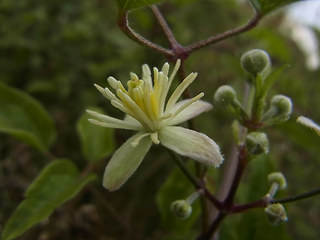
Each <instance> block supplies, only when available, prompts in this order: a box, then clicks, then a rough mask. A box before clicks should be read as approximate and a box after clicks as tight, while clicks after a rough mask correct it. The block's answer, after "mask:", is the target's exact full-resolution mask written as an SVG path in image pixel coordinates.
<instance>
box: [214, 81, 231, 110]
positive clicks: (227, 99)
mask: <svg viewBox="0 0 320 240" xmlns="http://www.w3.org/2000/svg"><path fill="white" fill-rule="evenodd" d="M235 99H236V92H235V90H234V89H233V88H232V87H231V86H228V85H224V86H221V87H219V88H218V89H217V91H216V92H215V94H214V96H213V101H214V104H215V105H216V106H219V107H227V106H229V105H230V104H232V103H233V102H234V101H235Z"/></svg>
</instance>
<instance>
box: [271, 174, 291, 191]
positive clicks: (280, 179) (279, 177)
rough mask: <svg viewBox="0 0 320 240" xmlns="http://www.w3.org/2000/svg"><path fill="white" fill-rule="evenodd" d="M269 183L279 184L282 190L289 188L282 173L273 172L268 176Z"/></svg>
mask: <svg viewBox="0 0 320 240" xmlns="http://www.w3.org/2000/svg"><path fill="white" fill-rule="evenodd" d="M268 181H269V183H271V184H272V183H277V184H278V186H279V188H280V189H285V188H286V187H287V181H286V178H285V177H284V176H283V174H282V173H281V172H273V173H270V174H269V175H268Z"/></svg>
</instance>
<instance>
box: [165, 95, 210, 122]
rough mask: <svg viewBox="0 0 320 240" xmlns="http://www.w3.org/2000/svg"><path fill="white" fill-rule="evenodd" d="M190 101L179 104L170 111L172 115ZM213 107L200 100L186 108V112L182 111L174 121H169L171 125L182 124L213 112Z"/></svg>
mask: <svg viewBox="0 0 320 240" xmlns="http://www.w3.org/2000/svg"><path fill="white" fill-rule="evenodd" d="M189 100H190V99H186V100H182V101H180V102H177V103H176V104H175V105H174V106H173V108H172V109H171V110H170V113H174V112H175V111H177V110H178V109H179V108H180V107H181V106H182V105H184V104H185V103H186V102H188V101H189ZM211 108H212V105H211V104H210V103H208V102H205V101H201V100H198V101H196V102H194V103H192V104H191V105H189V106H188V107H186V108H185V109H184V110H182V111H181V112H180V113H179V114H178V115H177V116H175V117H174V118H172V119H168V121H169V125H176V124H179V123H182V122H185V121H187V120H189V119H191V118H194V117H196V116H198V115H200V114H201V113H203V112H207V111H209V110H211Z"/></svg>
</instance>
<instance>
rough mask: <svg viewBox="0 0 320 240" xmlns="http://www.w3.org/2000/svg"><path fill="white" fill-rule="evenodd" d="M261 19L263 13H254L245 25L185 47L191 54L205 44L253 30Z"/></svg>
mask: <svg viewBox="0 0 320 240" xmlns="http://www.w3.org/2000/svg"><path fill="white" fill-rule="evenodd" d="M260 19H261V15H260V14H259V13H256V14H255V15H254V17H253V18H251V19H250V21H249V22H248V23H246V24H245V25H243V26H241V27H238V28H234V29H231V30H229V31H226V32H224V33H221V34H218V35H215V36H212V37H209V38H207V39H205V40H202V41H199V42H196V43H193V44H191V45H189V46H187V47H185V50H186V51H187V52H188V53H189V54H190V53H191V52H194V51H196V50H198V49H200V48H203V47H205V46H208V45H210V44H214V43H217V42H220V41H222V40H225V39H227V38H230V37H233V36H236V35H238V34H241V33H244V32H247V31H249V30H251V29H252V28H254V27H255V26H256V25H257V24H258V23H259V21H260Z"/></svg>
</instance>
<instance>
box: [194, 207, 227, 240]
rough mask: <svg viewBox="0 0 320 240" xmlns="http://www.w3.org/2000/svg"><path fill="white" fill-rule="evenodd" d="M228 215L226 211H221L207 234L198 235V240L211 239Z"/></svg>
mask: <svg viewBox="0 0 320 240" xmlns="http://www.w3.org/2000/svg"><path fill="white" fill-rule="evenodd" d="M226 216H227V214H226V213H223V212H219V213H218V215H217V216H216V218H215V219H214V221H213V222H212V224H211V225H210V227H209V230H208V232H207V233H206V234H205V235H203V236H200V237H198V240H210V239H211V237H212V235H213V234H214V233H215V232H216V230H217V229H218V227H219V225H220V223H221V222H222V220H223V219H224V218H225V217H226Z"/></svg>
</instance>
